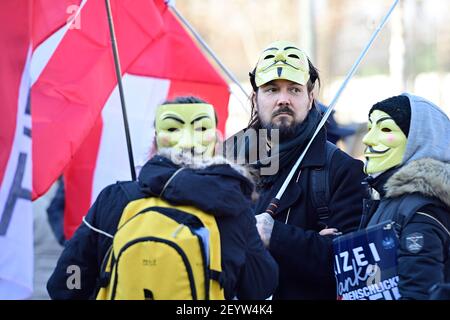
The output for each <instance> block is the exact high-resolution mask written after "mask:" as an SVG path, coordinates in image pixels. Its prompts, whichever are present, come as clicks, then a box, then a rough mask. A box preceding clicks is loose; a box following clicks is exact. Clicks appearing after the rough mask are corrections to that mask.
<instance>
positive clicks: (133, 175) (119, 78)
mask: <svg viewBox="0 0 450 320" xmlns="http://www.w3.org/2000/svg"><path fill="white" fill-rule="evenodd" d="M105 4H106V12H107V14H108V24H109V32H110V35H111V47H112V51H113V55H114V66H115V70H116V76H117V84H118V86H119V95H120V104H121V106H122V116H123V124H124V127H125V137H126V139H127V148H128V159H129V160H130V171H131V179H132V180H133V181H134V180H136V171H135V169H134V158H133V149H132V147H131V138H130V128H129V126H128V117H127V110H126V105H125V95H124V92H123V86H122V72H121V70H120V60H119V51H118V49H117V41H116V34H115V32H114V22H113V18H112V13H111V4H110V2H109V0H105Z"/></svg>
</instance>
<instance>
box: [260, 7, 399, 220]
mask: <svg viewBox="0 0 450 320" xmlns="http://www.w3.org/2000/svg"><path fill="white" fill-rule="evenodd" d="M398 2H399V0H394V2H393V4H392V5H391V7H390V8H389V11H388V12H387V13H386V15H385V16H384V18H383V19H382V20H381V22H380V24H379V25H378V27H377V29H376V30H375V31H374V33H373V34H372V36H371V38H370V40H369V42H368V44H367V45H366V46H365V47H364V49H363V51H362V52H361V54H360V55H359V57H358V59H357V60H356V61H355V63H354V64H353V66H352V68H351V69H350V71H349V73H348V74H347V76H346V77H345V80H344V82H343V83H342V85H341V87H340V88H339V90H338V92H337V93H336V95H335V96H334V98H333V100H332V101H331V103H330V105H329V107H328V108H327V112H326V113H325V114H324V116H323V118H322V120H321V121H320V122H319V124H318V126H317V129H316V131H315V132H314V134H313V136H312V138H311V139H310V140H309V143H308V144H307V145H306V148H305V150H304V151H303V152H302V154H301V155H300V157H299V158H298V159H297V162H296V163H295V164H294V166H293V167H292V169H291V171H290V172H289V175H288V176H287V178H286V180H285V181H284V183H283V185H282V186H281V188H280V190H279V191H278V193H277V195H276V196H275V198H273V199H272V200H271V202H270V204H269V206H268V207H267V209H266V212H267V213H269V214H271V215H275V214H276V211H277V208H278V205H279V202H280V199H281V197H282V196H283V194H284V192H285V191H286V189H287V187H288V185H289V183H290V181H291V179H292V177H293V176H294V174H295V172H296V171H297V168H298V167H299V166H300V163H301V162H302V161H303V158H304V157H305V154H306V152H308V150H309V147H310V145H311V144H312V142H313V141H314V138H315V137H316V136H317V134H318V133H319V131H320V129H321V128H322V127H323V125H324V124H325V122H326V121H327V119H328V117H329V116H330V114H331V112H332V111H333V109H334V107H335V106H336V103H337V101H338V99H339V97H340V96H341V94H342V92H343V91H344V89H345V87H346V86H347V84H348V82H349V81H350V79H351V78H352V77H353V75H354V74H355V72H356V70H357V69H358V67H359V65H360V64H361V61H362V59H363V58H364V57H365V56H366V54H367V52H368V51H369V49H370V47H371V46H372V44H373V42H374V41H375V39H376V37H377V36H378V34H379V33H380V31H381V30H382V29H383V27H384V26H385V24H386V22H387V21H388V19H389V17H390V16H391V14H392V11H394V9H395V7H396V6H397V4H398Z"/></svg>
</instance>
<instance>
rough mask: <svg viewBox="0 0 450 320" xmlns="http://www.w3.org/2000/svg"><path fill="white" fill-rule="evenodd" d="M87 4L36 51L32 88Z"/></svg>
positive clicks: (32, 61) (33, 60)
mask: <svg viewBox="0 0 450 320" xmlns="http://www.w3.org/2000/svg"><path fill="white" fill-rule="evenodd" d="M86 2H87V0H83V1H82V2H81V4H80V7H79V8H78V10H77V12H76V13H75V14H74V15H73V16H72V17H71V19H70V20H68V21H67V23H66V24H65V25H64V26H63V27H61V29H59V30H58V31H56V32H55V33H54V34H52V35H51V36H50V37H49V38H48V39H46V40H45V41H44V42H43V43H41V44H40V45H39V46H38V47H37V48H36V49H35V50H34V52H33V57H32V59H31V67H30V76H31V86H33V85H34V83H35V82H36V81H37V79H38V78H39V76H40V75H41V73H42V71H43V70H44V68H45V66H46V65H47V63H48V61H49V60H50V58H51V57H52V56H53V53H54V52H55V50H56V49H57V48H58V46H59V44H60V43H61V41H62V39H63V38H64V36H65V35H66V33H67V31H68V30H69V28H70V25H71V23H72V22H73V20H75V19H77V18H78V16H79V15H80V13H81V9H83V7H84V5H85V4H86Z"/></svg>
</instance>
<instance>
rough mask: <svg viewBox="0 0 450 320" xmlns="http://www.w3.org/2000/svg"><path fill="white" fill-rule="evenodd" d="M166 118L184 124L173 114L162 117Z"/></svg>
mask: <svg viewBox="0 0 450 320" xmlns="http://www.w3.org/2000/svg"><path fill="white" fill-rule="evenodd" d="M166 119H172V120H175V121H177V122H179V123H181V124H184V121H183V120H181V119H180V118H177V117H175V116H166V117H164V118H163V120H166Z"/></svg>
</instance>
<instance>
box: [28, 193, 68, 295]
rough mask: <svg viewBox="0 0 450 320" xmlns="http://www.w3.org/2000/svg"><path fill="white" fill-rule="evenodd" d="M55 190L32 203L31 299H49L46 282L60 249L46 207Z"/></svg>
mask: <svg viewBox="0 0 450 320" xmlns="http://www.w3.org/2000/svg"><path fill="white" fill-rule="evenodd" d="M54 192H55V186H53V187H52V189H50V191H49V192H47V194H46V195H45V196H43V197H42V198H40V199H39V200H37V201H35V202H34V203H33V212H34V250H35V251H34V292H33V295H32V297H31V299H32V300H45V299H49V296H48V293H47V289H46V284H47V280H48V278H49V277H50V275H51V273H52V272H53V269H54V268H55V265H56V261H57V260H58V257H59V255H60V254H61V251H62V246H60V245H59V244H58V242H57V241H56V238H55V236H54V235H53V231H52V230H51V229H50V225H49V223H48V219H47V212H46V209H47V207H48V205H49V203H50V200H51V199H52V197H53V194H54Z"/></svg>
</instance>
